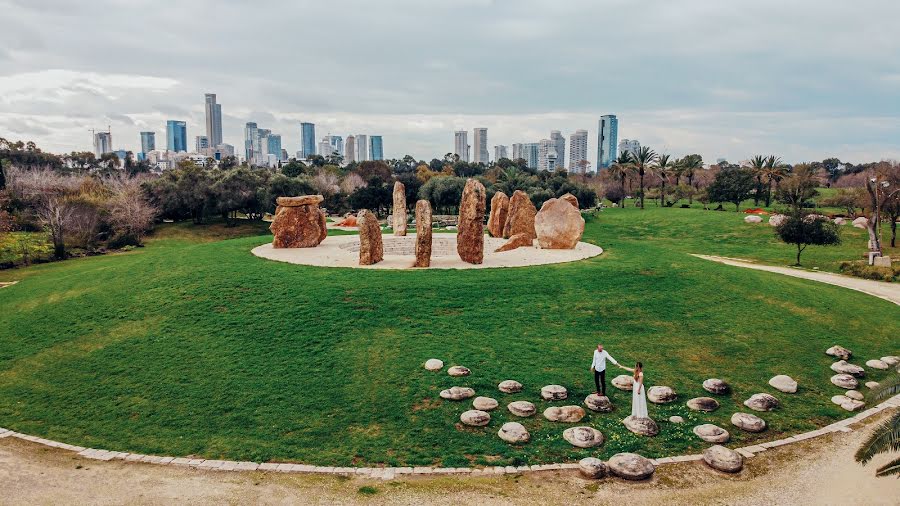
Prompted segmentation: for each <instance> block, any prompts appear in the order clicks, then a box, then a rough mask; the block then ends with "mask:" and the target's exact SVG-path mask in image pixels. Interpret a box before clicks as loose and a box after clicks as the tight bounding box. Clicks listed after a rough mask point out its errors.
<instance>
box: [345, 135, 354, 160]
mask: <svg viewBox="0 0 900 506" xmlns="http://www.w3.org/2000/svg"><path fill="white" fill-rule="evenodd" d="M355 161H356V137H355V136H353V135H348V136H347V142H345V143H344V163H353V162H355Z"/></svg>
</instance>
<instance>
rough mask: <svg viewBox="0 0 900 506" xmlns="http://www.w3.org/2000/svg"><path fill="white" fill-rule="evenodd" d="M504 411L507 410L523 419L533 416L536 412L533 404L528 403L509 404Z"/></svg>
mask: <svg viewBox="0 0 900 506" xmlns="http://www.w3.org/2000/svg"><path fill="white" fill-rule="evenodd" d="M506 409H508V410H509V412H510V413H512V414H514V415H516V416H521V417H523V418H525V417H529V416H534V414H535V413H536V412H537V408H535V407H534V404H532V403H530V402H528V401H514V402H510V403H509V404H508V405H507V406H506Z"/></svg>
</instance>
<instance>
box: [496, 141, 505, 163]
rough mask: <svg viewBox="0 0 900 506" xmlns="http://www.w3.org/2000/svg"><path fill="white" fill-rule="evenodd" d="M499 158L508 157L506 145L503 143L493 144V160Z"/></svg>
mask: <svg viewBox="0 0 900 506" xmlns="http://www.w3.org/2000/svg"><path fill="white" fill-rule="evenodd" d="M501 158H509V156H508V152H507V150H506V146H504V145H503V144H500V145H497V146H494V161H495V162H496V161H498V160H500V159H501Z"/></svg>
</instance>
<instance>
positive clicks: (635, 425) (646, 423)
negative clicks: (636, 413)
mask: <svg viewBox="0 0 900 506" xmlns="http://www.w3.org/2000/svg"><path fill="white" fill-rule="evenodd" d="M622 423H623V424H624V425H625V428H626V429H628V430H630V431H631V432H633V433H635V434H637V435H639V436H655V435H657V434H659V426H658V425H656V422H654V421H653V419H651V418H636V417H633V416H628V417H626V418H625V419H624V420H622Z"/></svg>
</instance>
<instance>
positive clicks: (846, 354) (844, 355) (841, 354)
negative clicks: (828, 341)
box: [825, 344, 853, 360]
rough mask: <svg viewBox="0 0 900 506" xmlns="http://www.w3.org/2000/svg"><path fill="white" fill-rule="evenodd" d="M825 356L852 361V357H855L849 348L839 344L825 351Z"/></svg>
mask: <svg viewBox="0 0 900 506" xmlns="http://www.w3.org/2000/svg"><path fill="white" fill-rule="evenodd" d="M825 354H826V355H829V356H832V357H835V358H839V359H841V360H850V357H852V356H853V352H852V351H850V350H848V349H847V348H844V347H843V346H841V345H838V344H836V345H834V346H832V347H831V348H828V349H827V350H825Z"/></svg>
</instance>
